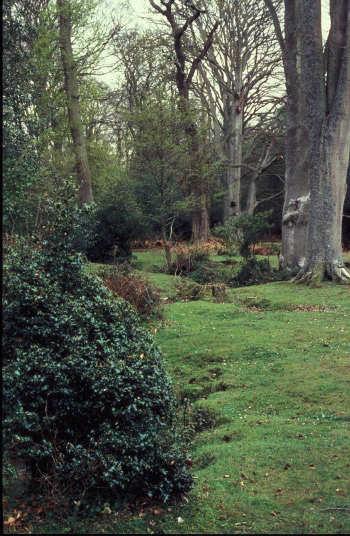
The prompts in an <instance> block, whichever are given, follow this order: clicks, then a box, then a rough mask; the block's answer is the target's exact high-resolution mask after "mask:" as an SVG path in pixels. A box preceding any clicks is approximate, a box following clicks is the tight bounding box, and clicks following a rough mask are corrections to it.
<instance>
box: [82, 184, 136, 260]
mask: <svg viewBox="0 0 350 536" xmlns="http://www.w3.org/2000/svg"><path fill="white" fill-rule="evenodd" d="M145 231H146V227H145V221H144V218H143V215H142V212H141V210H140V208H139V207H138V205H137V203H136V201H135V199H134V198H133V196H132V195H131V194H130V192H128V191H125V189H121V191H120V192H119V191H118V192H116V193H115V199H113V200H111V201H110V202H108V203H106V204H105V205H103V206H102V207H100V208H98V210H97V211H96V222H95V228H94V234H95V239H94V242H93V243H92V244H91V245H90V247H89V248H88V249H87V256H88V258H89V259H90V260H91V261H100V262H108V261H109V262H111V261H114V260H115V259H120V258H122V259H123V258H124V259H127V258H129V257H130V255H131V243H132V241H133V240H135V239H139V238H140V237H142V236H144V234H145Z"/></svg>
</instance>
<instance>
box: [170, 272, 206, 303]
mask: <svg viewBox="0 0 350 536" xmlns="http://www.w3.org/2000/svg"><path fill="white" fill-rule="evenodd" d="M175 290H176V295H177V297H178V298H180V299H181V300H200V299H201V298H203V296H204V294H205V288H204V286H203V285H199V283H196V282H195V281H191V280H190V279H187V278H185V277H179V278H178V280H177V281H176V283H175Z"/></svg>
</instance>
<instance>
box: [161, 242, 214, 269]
mask: <svg viewBox="0 0 350 536" xmlns="http://www.w3.org/2000/svg"><path fill="white" fill-rule="evenodd" d="M173 252H174V255H175V258H174V260H173V262H172V264H171V266H170V267H168V266H167V267H166V269H165V270H166V271H167V272H168V273H171V274H174V275H188V274H190V273H191V272H193V271H195V270H196V269H197V268H198V267H199V266H200V265H201V264H202V263H203V262H205V261H208V260H209V255H210V252H211V251H210V249H209V248H208V247H207V246H205V245H203V246H198V245H193V246H188V245H180V246H177V247H176V248H174V250H173Z"/></svg>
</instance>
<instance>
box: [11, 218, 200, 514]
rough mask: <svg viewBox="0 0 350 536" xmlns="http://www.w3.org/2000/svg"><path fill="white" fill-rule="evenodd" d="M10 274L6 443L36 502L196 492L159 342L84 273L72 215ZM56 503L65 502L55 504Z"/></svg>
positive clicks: (15, 254) (25, 252)
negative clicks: (23, 467) (74, 245)
mask: <svg viewBox="0 0 350 536" xmlns="http://www.w3.org/2000/svg"><path fill="white" fill-rule="evenodd" d="M60 216H61V217H60V218H59V219H58V220H57V222H55V223H52V225H51V226H50V229H49V233H48V234H47V235H45V236H44V237H43V238H42V239H41V240H38V241H37V242H36V243H31V244H30V243H28V242H27V243H24V242H22V241H19V242H18V243H17V244H16V245H12V246H10V248H9V250H8V251H7V255H6V262H5V266H4V290H5V299H4V320H5V322H4V351H5V354H6V357H7V360H6V363H7V364H6V366H5V372H4V437H5V445H6V449H7V452H8V453H9V456H10V457H11V459H20V460H21V461H23V462H25V463H26V464H27V466H28V467H29V468H30V478H31V482H32V484H33V486H34V489H36V490H37V492H38V493H40V492H45V491H50V493H51V494H52V495H53V496H55V493H56V491H57V490H60V493H61V495H63V496H64V497H65V498H66V499H69V500H70V501H75V502H76V504H77V503H78V504H79V502H81V504H82V505H83V504H87V503H90V502H97V503H98V502H100V501H106V500H107V501H117V500H118V499H119V498H120V497H125V496H127V497H129V496H130V497H131V496H142V497H148V498H151V499H157V500H160V501H164V502H166V501H168V500H169V499H170V498H171V497H174V496H179V495H181V494H183V493H184V492H186V491H188V490H189V488H190V487H191V476H190V475H189V473H188V470H187V465H186V454H185V452H184V451H183V449H182V448H181V447H180V446H179V442H178V439H177V432H176V431H175V399H174V396H173V394H172V388H171V384H170V380H169V378H168V376H167V374H166V372H165V370H164V368H163V364H162V360H161V355H160V353H159V351H158V349H157V348H156V346H155V345H154V341H153V339H152V337H151V335H150V334H149V333H148V332H147V331H145V330H144V329H143V328H142V326H141V324H140V321H139V319H138V317H137V315H136V314H135V312H134V311H133V310H132V308H131V307H130V306H128V305H127V304H126V303H125V302H124V301H122V300H120V301H118V300H116V299H115V298H114V297H113V295H112V293H111V292H110V291H109V290H108V289H107V288H105V287H104V285H103V284H102V282H101V281H100V280H99V279H98V278H96V277H94V276H91V275H89V274H86V273H85V272H84V270H83V269H82V262H81V258H80V257H79V256H78V255H76V254H75V253H74V252H73V251H72V250H71V249H70V245H71V244H70V239H69V238H67V236H69V235H67V230H68V229H71V228H72V226H71V223H72V221H71V218H70V215H69V213H67V212H66V211H64V212H63V214H60ZM56 497H57V496H56Z"/></svg>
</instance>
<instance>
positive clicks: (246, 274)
mask: <svg viewBox="0 0 350 536" xmlns="http://www.w3.org/2000/svg"><path fill="white" fill-rule="evenodd" d="M272 278H273V270H272V268H271V266H270V263H269V261H268V259H263V260H258V259H256V257H250V258H247V259H246V261H245V262H244V263H243V264H242V266H241V268H240V270H239V272H238V273H237V274H236V275H235V277H234V278H233V279H232V285H233V286H244V285H256V284H258V283H264V282H265V283H266V282H267V281H271V279H272Z"/></svg>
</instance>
